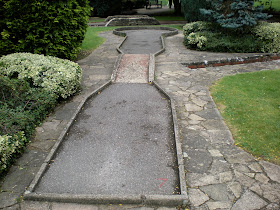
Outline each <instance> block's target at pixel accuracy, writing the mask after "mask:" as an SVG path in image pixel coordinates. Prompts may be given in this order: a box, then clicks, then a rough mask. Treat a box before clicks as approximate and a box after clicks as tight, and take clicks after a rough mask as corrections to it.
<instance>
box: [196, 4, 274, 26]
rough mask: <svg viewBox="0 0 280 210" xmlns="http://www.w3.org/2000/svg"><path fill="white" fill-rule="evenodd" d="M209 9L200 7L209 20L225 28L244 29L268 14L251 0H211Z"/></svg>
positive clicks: (266, 17)
mask: <svg viewBox="0 0 280 210" xmlns="http://www.w3.org/2000/svg"><path fill="white" fill-rule="evenodd" d="M210 5H211V8H210V9H200V11H201V13H202V14H203V15H204V16H205V17H206V18H207V19H208V20H209V21H215V22H217V23H218V24H219V25H220V26H221V27H223V28H227V29H237V30H245V29H247V28H248V27H251V26H254V25H256V24H257V21H258V20H266V19H268V18H269V17H270V16H269V15H267V14H266V13H262V7H260V6H258V7H254V1H252V0H213V1H211V4H210Z"/></svg>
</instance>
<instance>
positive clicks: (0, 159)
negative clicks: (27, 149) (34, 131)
mask: <svg viewBox="0 0 280 210" xmlns="http://www.w3.org/2000/svg"><path fill="white" fill-rule="evenodd" d="M27 141H28V140H27V139H26V137H25V136H24V132H19V133H17V134H14V135H13V136H9V135H3V136H1V135H0V174H1V172H2V171H5V170H6V169H7V167H9V165H10V163H11V162H13V159H14V156H15V155H16V154H17V153H19V152H20V151H21V150H22V149H23V147H24V145H25V144H26V142H27Z"/></svg>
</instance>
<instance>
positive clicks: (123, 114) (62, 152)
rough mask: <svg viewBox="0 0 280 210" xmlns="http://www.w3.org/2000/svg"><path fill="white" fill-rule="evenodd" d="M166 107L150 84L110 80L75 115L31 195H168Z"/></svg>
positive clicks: (171, 159)
mask: <svg viewBox="0 0 280 210" xmlns="http://www.w3.org/2000/svg"><path fill="white" fill-rule="evenodd" d="M174 147H175V145H174V135H173V127H172V119H171V110H170V106H169V101H168V100H167V98H166V97H165V96H164V95H162V94H161V93H159V91H158V90H157V89H156V88H155V87H153V86H152V85H149V84H122V83H118V84H113V85H111V86H109V87H108V88H106V89H105V90H104V91H102V93H101V94H100V95H97V96H96V97H94V98H92V99H90V100H89V101H88V102H87V104H86V105H85V106H84V109H83V110H82V111H81V113H80V114H79V115H78V117H77V120H76V122H75V123H74V125H73V126H72V127H71V129H70V132H69V135H68V136H67V137H66V138H65V140H64V142H63V143H62V145H61V147H60V149H59V150H58V151H57V155H56V157H55V158H54V160H53V161H52V163H51V164H50V166H49V168H48V170H47V171H46V173H45V174H44V176H43V178H42V179H41V181H40V182H39V185H38V186H37V187H36V189H35V192H36V193H66V194H67V193H68V194H100V195H139V194H146V195H149V194H150V195H151V194H158V195H172V194H173V193H174V192H175V191H176V189H178V188H176V187H177V184H178V183H179V182H178V166H177V161H176V157H175V154H176V153H175V148H174Z"/></svg>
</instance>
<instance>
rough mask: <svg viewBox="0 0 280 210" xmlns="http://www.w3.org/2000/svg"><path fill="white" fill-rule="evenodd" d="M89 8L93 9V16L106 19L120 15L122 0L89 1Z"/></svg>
mask: <svg viewBox="0 0 280 210" xmlns="http://www.w3.org/2000/svg"><path fill="white" fill-rule="evenodd" d="M90 6H92V7H93V8H94V15H96V16H99V17H107V16H110V15H118V14H121V9H122V0H90Z"/></svg>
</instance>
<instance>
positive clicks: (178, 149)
mask: <svg viewBox="0 0 280 210" xmlns="http://www.w3.org/2000/svg"><path fill="white" fill-rule="evenodd" d="M153 85H154V86H155V87H156V88H157V89H158V90H159V91H160V92H162V93H163V94H164V95H165V96H166V97H167V98H168V99H169V101H170V106H171V114H172V121H173V129H174V139H175V144H176V153H177V162H178V166H179V180H180V190H181V195H186V196H187V185H186V181H185V180H186V175H185V166H184V158H183V151H182V143H181V141H180V136H179V127H178V118H177V113H176V108H175V103H174V100H173V99H172V98H171V97H170V96H169V95H168V93H167V92H165V91H164V90H163V89H162V88H161V87H160V86H159V84H158V83H157V82H155V81H153Z"/></svg>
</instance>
